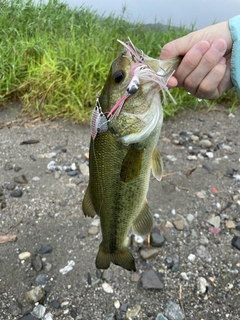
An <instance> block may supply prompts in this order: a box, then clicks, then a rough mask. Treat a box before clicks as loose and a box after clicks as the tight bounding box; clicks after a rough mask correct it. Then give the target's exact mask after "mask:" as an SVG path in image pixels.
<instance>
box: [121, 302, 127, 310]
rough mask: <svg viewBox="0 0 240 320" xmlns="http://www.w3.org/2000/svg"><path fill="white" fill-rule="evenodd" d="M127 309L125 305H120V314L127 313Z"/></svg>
mask: <svg viewBox="0 0 240 320" xmlns="http://www.w3.org/2000/svg"><path fill="white" fill-rule="evenodd" d="M127 309H128V305H127V303H122V304H121V308H120V310H121V311H122V312H127Z"/></svg>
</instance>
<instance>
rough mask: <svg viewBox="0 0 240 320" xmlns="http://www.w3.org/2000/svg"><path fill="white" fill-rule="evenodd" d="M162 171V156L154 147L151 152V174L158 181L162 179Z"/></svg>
mask: <svg viewBox="0 0 240 320" xmlns="http://www.w3.org/2000/svg"><path fill="white" fill-rule="evenodd" d="M162 172H163V162H162V157H161V155H160V153H159V152H158V150H157V149H156V148H155V149H154V151H153V153H152V174H153V176H154V177H155V178H156V179H157V180H158V181H160V180H161V179H162Z"/></svg>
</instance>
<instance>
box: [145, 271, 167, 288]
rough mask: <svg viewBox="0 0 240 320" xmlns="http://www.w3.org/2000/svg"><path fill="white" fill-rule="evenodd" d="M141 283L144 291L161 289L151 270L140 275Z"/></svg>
mask: <svg viewBox="0 0 240 320" xmlns="http://www.w3.org/2000/svg"><path fill="white" fill-rule="evenodd" d="M141 283H142V287H143V288H144V289H158V290H161V289H163V283H162V282H161V281H160V279H159V277H158V276H157V274H156V273H155V271H154V270H152V269H151V270H147V271H145V272H144V273H143V274H142V277H141Z"/></svg>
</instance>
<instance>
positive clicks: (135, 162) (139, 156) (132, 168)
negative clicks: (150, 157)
mask: <svg viewBox="0 0 240 320" xmlns="http://www.w3.org/2000/svg"><path fill="white" fill-rule="evenodd" d="M143 152H144V150H138V149H136V148H135V147H133V146H131V147H130V149H129V150H128V152H127V154H126V156H125V158H124V159H123V162H122V167H121V171H120V179H121V181H123V182H130V181H133V180H135V179H136V178H137V177H138V175H139V173H140V171H141V169H142V160H143Z"/></svg>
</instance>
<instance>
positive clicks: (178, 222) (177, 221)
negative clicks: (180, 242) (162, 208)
mask: <svg viewBox="0 0 240 320" xmlns="http://www.w3.org/2000/svg"><path fill="white" fill-rule="evenodd" d="M173 225H174V227H175V228H176V229H177V230H178V231H182V230H184V229H185V228H187V227H188V223H187V221H186V219H185V218H184V217H183V216H182V215H180V214H176V216H175V217H174V220H173Z"/></svg>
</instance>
